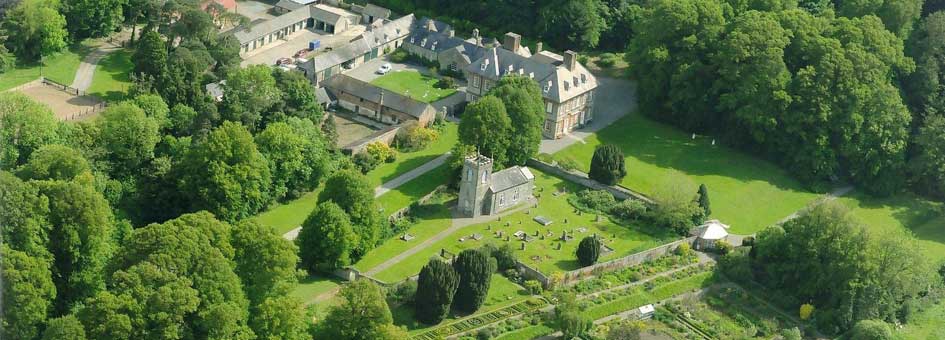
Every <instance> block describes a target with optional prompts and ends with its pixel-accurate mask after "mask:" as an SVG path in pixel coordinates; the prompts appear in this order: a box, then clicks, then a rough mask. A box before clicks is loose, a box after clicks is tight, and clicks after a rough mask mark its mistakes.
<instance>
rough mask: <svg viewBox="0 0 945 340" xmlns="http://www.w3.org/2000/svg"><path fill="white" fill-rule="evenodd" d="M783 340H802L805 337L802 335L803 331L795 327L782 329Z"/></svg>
mask: <svg viewBox="0 0 945 340" xmlns="http://www.w3.org/2000/svg"><path fill="white" fill-rule="evenodd" d="M781 338H783V339H784V340H801V339H802V338H803V336H802V335H801V330H800V329H799V328H797V327H794V328H785V329H782V330H781Z"/></svg>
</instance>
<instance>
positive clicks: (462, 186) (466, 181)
mask: <svg viewBox="0 0 945 340" xmlns="http://www.w3.org/2000/svg"><path fill="white" fill-rule="evenodd" d="M490 185H492V159H490V158H489V157H486V156H483V155H476V156H469V157H466V160H465V161H463V173H462V179H461V180H460V182H459V211H460V212H462V214H463V215H465V216H469V217H478V216H480V215H482V214H483V200H484V199H485V198H486V194H487V193H488V191H489V186H490Z"/></svg>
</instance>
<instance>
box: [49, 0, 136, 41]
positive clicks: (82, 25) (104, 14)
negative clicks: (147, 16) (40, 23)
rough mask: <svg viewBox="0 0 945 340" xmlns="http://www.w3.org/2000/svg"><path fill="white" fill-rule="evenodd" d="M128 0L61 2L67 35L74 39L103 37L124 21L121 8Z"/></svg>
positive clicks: (75, 0) (72, 0)
mask: <svg viewBox="0 0 945 340" xmlns="http://www.w3.org/2000/svg"><path fill="white" fill-rule="evenodd" d="M127 3H128V0H63V2H62V9H61V11H62V13H63V15H64V16H65V17H66V22H67V24H68V25H66V27H67V28H68V29H69V33H70V34H71V35H72V37H74V38H76V39H80V40H81V39H85V38H98V37H104V36H106V35H108V34H110V33H112V32H114V31H115V30H116V29H117V28H119V26H121V23H122V22H123V21H124V20H125V19H124V17H122V6H124V5H125V4H127Z"/></svg>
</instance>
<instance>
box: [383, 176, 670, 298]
mask: <svg viewBox="0 0 945 340" xmlns="http://www.w3.org/2000/svg"><path fill="white" fill-rule="evenodd" d="M532 173H533V174H535V186H536V192H539V191H542V190H543V191H542V192H541V198H539V204H538V208H532V209H526V210H530V214H526V212H527V211H525V210H523V211H519V212H517V213H513V214H511V215H508V216H506V217H504V218H503V219H502V222H497V221H492V222H486V223H481V224H475V225H470V226H467V227H464V228H462V229H460V230H458V231H457V232H456V233H454V234H453V235H450V237H447V238H445V239H443V240H440V241H438V242H436V243H434V244H433V245H431V246H430V247H428V248H426V249H424V250H422V251H420V252H417V253H416V254H414V255H413V256H410V257H408V258H406V259H404V261H402V262H400V263H398V264H397V265H395V266H392V267H390V268H388V269H386V270H384V271H382V272H380V273H378V274H377V275H376V276H375V277H376V278H378V279H381V280H384V281H388V282H394V281H398V280H402V279H404V278H406V277H409V276H412V275H414V274H416V273H418V272H419V271H420V268H422V267H423V265H425V264H426V263H427V261H428V260H429V259H430V257H432V256H435V255H437V254H438V253H439V251H440V249H446V250H448V251H450V252H453V253H459V252H460V251H462V250H463V249H468V248H477V247H480V246H482V245H483V244H484V243H486V242H494V243H504V242H505V238H498V237H495V236H494V234H493V233H494V232H495V231H496V230H501V231H503V232H504V233H505V235H511V234H512V233H514V232H516V231H518V230H522V231H525V232H526V233H528V234H529V235H532V236H533V235H535V231H539V232H540V233H541V234H546V235H547V234H548V233H549V232H550V233H551V234H552V235H554V236H548V237H546V238H545V240H541V239H540V237H535V240H533V241H531V242H528V243H527V244H526V249H525V250H524V251H521V250H518V251H517V253H518V257H519V259H521V260H522V261H523V262H525V263H528V264H529V265H532V266H535V267H536V268H537V269H538V270H540V271H542V272H544V273H546V274H551V273H553V272H555V271H567V270H573V269H577V268H578V267H579V266H578V263H577V259H576V258H575V256H574V252H575V250H576V249H577V245H578V243H579V242H580V238H583V237H585V236H590V235H592V234H595V233H596V234H598V235H600V236H602V237H603V238H604V240H605V244H606V245H608V246H610V247H611V248H613V249H614V250H615V251H613V252H610V253H607V254H602V255H601V259H600V261H607V260H610V259H614V258H618V257H622V256H626V255H629V254H632V253H635V252H638V251H642V250H645V249H649V248H652V247H654V246H657V245H659V244H662V243H664V242H662V241H667V240H669V239H672V238H673V236H672V235H668V234H665V233H659V232H655V231H654V232H655V233H654V234H652V235H651V234H647V233H644V232H642V230H644V229H645V227H644V226H632V227H626V226H621V225H617V224H615V223H613V222H611V221H606V220H605V221H603V222H594V219H595V216H594V215H591V214H583V215H581V216H578V215H577V214H576V213H575V212H574V208H573V207H571V205H570V204H569V203H568V202H567V195H558V196H554V195H552V193H553V192H555V191H556V190H558V189H560V188H566V189H567V190H568V192H571V193H573V192H576V191H577V190H579V189H580V188H582V187H579V186H578V185H577V184H574V183H570V182H566V181H564V180H562V179H560V178H557V177H554V176H550V175H547V174H545V173H543V172H540V171H537V170H535V169H532ZM538 215H541V216H544V217H546V218H550V219H551V220H552V221H553V222H554V223H552V224H551V225H549V226H547V227H543V226H541V225H539V224H538V223H536V222H534V221H532V218H534V217H535V216H538ZM565 219H567V220H568V223H565V222H564V220H565ZM505 222H510V223H511V226H508V227H506V226H505ZM519 222H521V224H519ZM490 225H491V226H492V228H493V229H492V230H488V228H489V226H490ZM580 227H584V228H587V231H586V232H584V233H579V232H575V233H574V235H575V239H573V240H571V241H568V242H565V243H563V244H562V249H561V250H558V249H557V244H558V243H559V242H558V241H557V240H556V239H557V237H559V236H560V235H561V233H562V231H565V230H567V231H569V232H570V230H571V229H577V228H580ZM474 233H480V234H482V235H483V236H484V239H483V240H481V241H474V240H471V239H469V240H466V241H464V242H460V241H459V238H460V237H463V236H469V235H471V234H474ZM614 236H616V237H614ZM513 239H514V238H513ZM512 244H513V246H514V247H515V249H519V247H520V244H521V241H517V240H514V241H512Z"/></svg>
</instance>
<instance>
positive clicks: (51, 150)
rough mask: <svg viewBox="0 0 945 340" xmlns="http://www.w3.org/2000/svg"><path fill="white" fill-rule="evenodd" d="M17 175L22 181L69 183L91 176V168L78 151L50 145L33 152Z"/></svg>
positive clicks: (63, 146)
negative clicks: (48, 180)
mask: <svg viewBox="0 0 945 340" xmlns="http://www.w3.org/2000/svg"><path fill="white" fill-rule="evenodd" d="M17 175H18V176H20V177H21V178H24V179H34V180H44V179H51V180H63V181H71V180H73V179H76V178H77V177H79V176H82V175H85V176H91V175H92V167H91V165H89V161H88V160H86V159H85V157H82V154H81V153H80V152H79V151H78V150H76V149H73V148H70V147H68V146H65V145H59V144H50V145H44V146H43V147H41V148H39V149H38V150H36V152H33V154H32V155H30V160H29V161H28V162H26V164H24V165H23V166H22V167H20V169H19V170H18V171H17Z"/></svg>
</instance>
